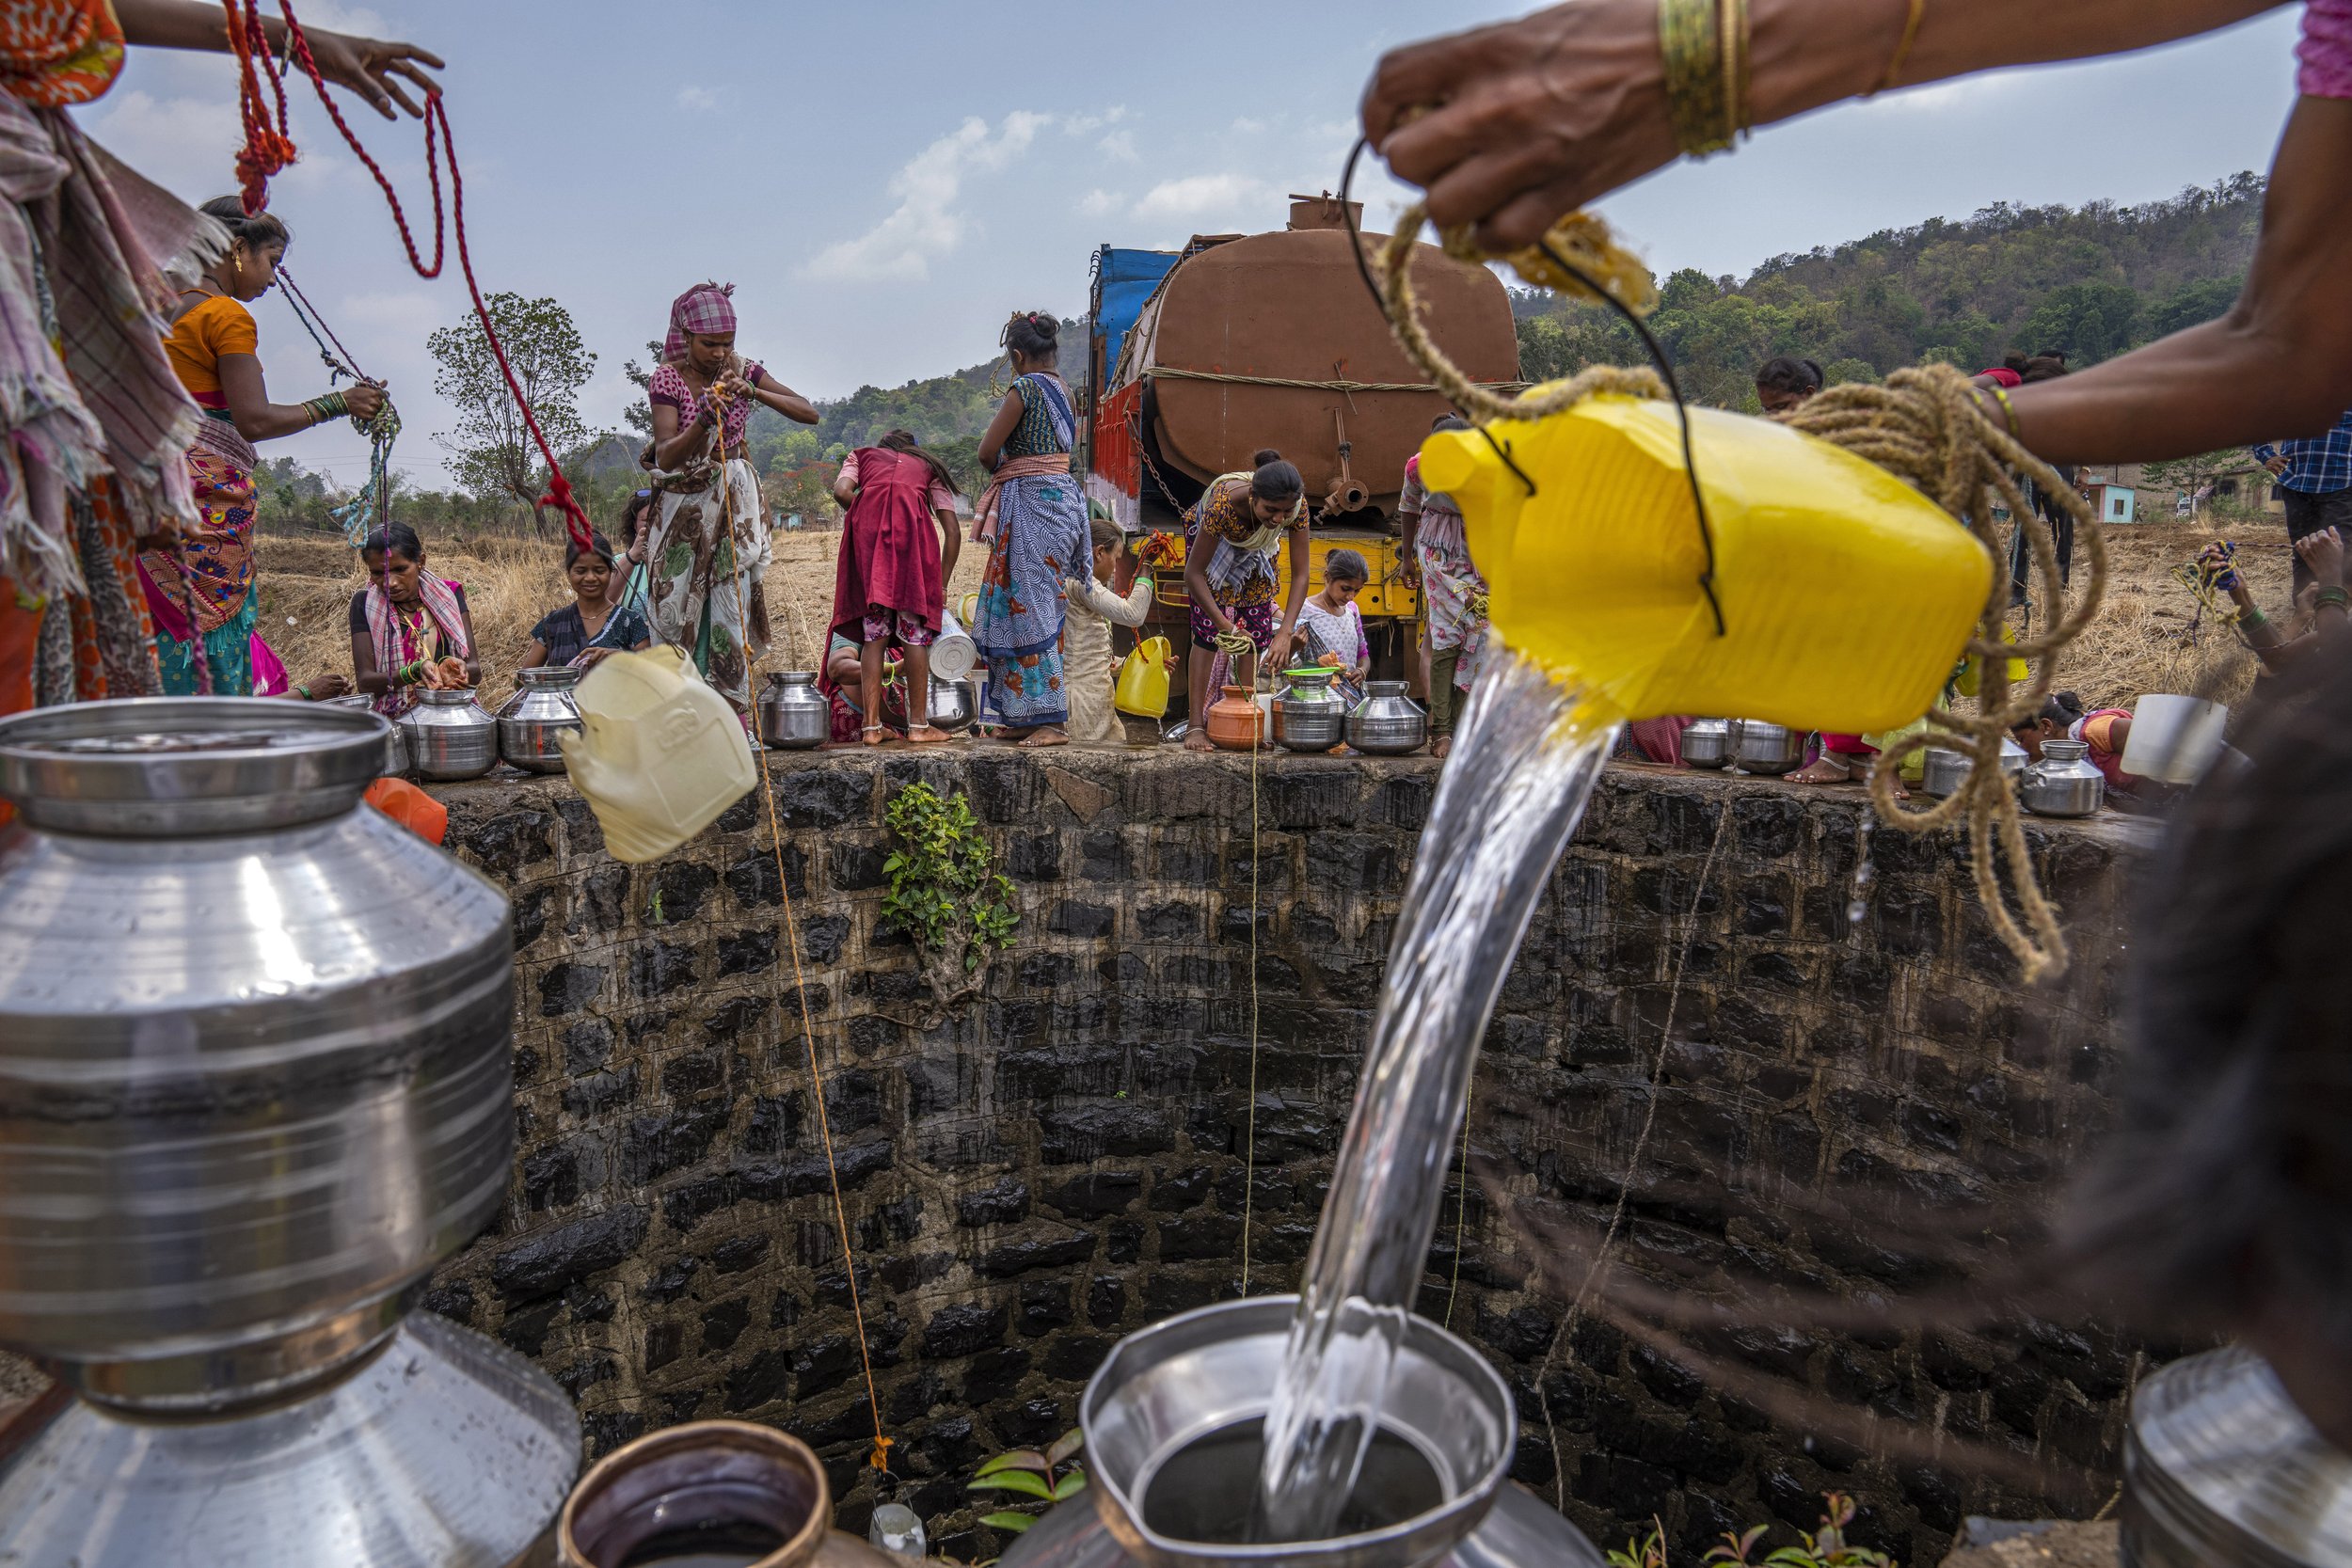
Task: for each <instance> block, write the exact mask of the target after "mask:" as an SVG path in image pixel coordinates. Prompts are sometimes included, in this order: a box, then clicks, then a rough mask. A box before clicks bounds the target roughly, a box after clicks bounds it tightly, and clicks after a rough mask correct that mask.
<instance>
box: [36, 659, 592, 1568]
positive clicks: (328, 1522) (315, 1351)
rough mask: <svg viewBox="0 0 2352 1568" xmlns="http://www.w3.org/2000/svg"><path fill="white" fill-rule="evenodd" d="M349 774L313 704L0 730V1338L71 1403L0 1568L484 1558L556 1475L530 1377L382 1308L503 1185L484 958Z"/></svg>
mask: <svg viewBox="0 0 2352 1568" xmlns="http://www.w3.org/2000/svg"><path fill="white" fill-rule="evenodd" d="M382 761H383V736H382V721H380V720H378V719H377V718H376V717H375V716H374V715H373V714H368V713H355V712H350V711H348V710H345V709H342V708H337V707H330V706H327V705H324V704H320V705H297V704H294V703H287V702H282V701H272V700H260V701H257V700H253V699H249V698H179V699H167V700H161V701H154V700H150V701H134V702H109V703H93V704H86V705H78V706H72V707H61V708H45V709H41V710H40V711H38V712H34V713H29V714H22V715H18V716H17V717H14V718H11V719H8V720H5V721H0V798H6V799H8V800H11V801H13V802H14V803H15V804H16V805H17V807H18V809H19V812H20V814H21V816H20V826H19V827H18V828H16V829H14V830H12V831H10V832H7V833H5V834H0V1282H5V1283H4V1284H0V1339H4V1340H6V1341H7V1342H8V1343H9V1344H11V1345H13V1346H16V1347H18V1348H20V1349H23V1350H25V1351H29V1352H31V1353H33V1354H39V1355H40V1356H42V1357H44V1358H46V1359H47V1362H48V1364H49V1366H50V1367H51V1369H52V1370H55V1371H56V1374H57V1376H58V1377H59V1378H60V1380H61V1381H62V1382H63V1383H64V1384H65V1385H66V1386H68V1387H70V1388H72V1389H73V1390H74V1391H75V1392H77V1393H78V1394H79V1395H80V1396H81V1402H79V1403H77V1404H75V1405H74V1406H72V1407H71V1408H69V1409H68V1410H67V1411H66V1412H65V1413H64V1414H63V1415H61V1416H59V1417H58V1418H57V1419H56V1421H54V1422H52V1423H51V1424H50V1425H49V1426H48V1427H46V1428H45V1429H43V1430H42V1431H40V1433H38V1434H37V1435H35V1436H34V1437H33V1438H32V1439H31V1441H30V1443H29V1444H28V1446H27V1447H26V1448H25V1449H24V1450H23V1451H22V1452H20V1453H19V1454H18V1455H17V1456H16V1457H15V1458H14V1459H13V1460H12V1461H10V1462H9V1464H8V1467H7V1469H6V1471H5V1472H4V1473H0V1562H23V1563H26V1564H33V1563H43V1564H47V1563H66V1562H72V1563H77V1564H80V1565H81V1568H134V1565H136V1568H151V1565H152V1564H154V1563H158V1562H220V1563H228V1562H235V1563H240V1564H253V1565H256V1568H296V1565H302V1568H309V1565H311V1564H316V1563H322V1562H333V1563H336V1564H338V1568H421V1565H425V1564H431V1565H433V1568H503V1565H505V1564H507V1563H509V1562H510V1561H513V1560H516V1558H517V1556H518V1555H519V1554H520V1553H522V1552H523V1551H525V1550H526V1549H527V1548H528V1547H529V1546H530V1545H531V1544H532V1541H533V1539H534V1538H536V1537H537V1536H538V1535H539V1534H540V1533H541V1532H542V1530H543V1529H544V1528H547V1527H548V1525H549V1524H550V1523H551V1520H552V1516H553V1512H554V1507H555V1504H556V1502H557V1501H558V1500H560V1497H561V1494H562V1492H563V1490H564V1487H565V1486H566V1485H568V1483H569V1481H570V1478H571V1476H572V1474H573V1472H574V1471H575V1470H576V1469H577V1468H578V1463H579V1427H578V1422H577V1419H576V1418H574V1417H573V1416H572V1414H571V1410H570V1403H569V1402H568V1401H567V1400H566V1399H565V1398H564V1394H563V1391H562V1390H561V1389H559V1388H557V1387H556V1386H554V1384H553V1382H552V1380H550V1379H549V1378H548V1376H547V1375H546V1374H545V1373H543V1372H540V1371H539V1370H536V1369H535V1368H532V1366H530V1365H529V1364H528V1363H526V1362H524V1361H523V1360H521V1358H519V1357H517V1356H515V1355H513V1354H509V1353H507V1352H505V1351H502V1350H501V1349H500V1348H499V1347H497V1346H495V1345H492V1344H490V1343H489V1342H488V1341H486V1340H484V1339H483V1338H481V1337H480V1336H478V1335H474V1334H472V1333H470V1332H469V1331H467V1330H464V1329H460V1328H457V1327H455V1326H453V1325H452V1324H448V1323H442V1322H440V1321H439V1320H437V1319H434V1318H430V1317H426V1316H422V1315H420V1316H419V1317H417V1318H415V1319H412V1320H410V1321H408V1322H407V1323H403V1322H402V1320H401V1314H400V1305H401V1302H402V1300H403V1298H404V1296H405V1293H406V1292H407V1291H409V1289H410V1288H411V1287H412V1286H414V1285H415V1284H416V1283H417V1282H419V1281H420V1280H421V1278H422V1277H423V1276H424V1275H426V1274H427V1273H428V1272H429V1271H430V1270H431V1269H432V1267H433V1266H434V1264H436V1263H437V1262H438V1261H440V1260H441V1259H444V1258H446V1257H448V1256H449V1255H450V1254H451V1253H453V1252H455V1251H456V1250H457V1249H458V1248H459V1247H461V1246H463V1245H464V1244H465V1243H466V1242H467V1241H468V1240H469V1239H470V1238H471V1237H473V1236H474V1235H475V1234H477V1233H478V1232H479V1231H480V1230H481V1229H482V1227H484V1226H485V1224H487V1223H488V1222H489V1221H491V1220H492V1219H494V1218H495V1217H496V1216H497V1214H498V1212H499V1209H500V1206H501V1201H502V1200H503V1198H504V1196H505V1193H506V1185H507V1180H508V1172H509V1168H510V1166H511V1164H512V1163H513V1158H514V1139H515V1134H514V1110H513V1096H514V1085H513V1078H512V1073H511V1069H510V1056H511V1049H512V1028H513V1023H512V1020H513V1016H514V1015H513V1010H514V995H513V992H514V962H513V956H512V954H513V938H512V934H511V931H512V927H511V925H510V911H509V910H508V907H507V903H506V899H505V898H504V896H503V895H501V894H500V893H499V891H498V890H497V889H496V888H494V887H492V886H491V885H490V884H489V883H488V882H486V881H485V880H483V879H482V878H481V877H479V876H477V875H476V874H475V873H473V872H472V871H470V870H468V869H467V868H466V867H465V866H463V865H461V864H460V863H458V862H456V861H455V860H453V859H452V858H451V857H449V856H447V855H443V854H441V853H439V852H438V851H437V850H435V849H433V848H432V847H429V846H427V845H426V844H425V843H424V842H423V841H422V840H421V839H419V838H417V837H416V836H415V835H414V834H412V833H410V832H407V831H406V830H405V829H403V828H401V827H399V826H397V825H395V824H394V823H393V822H392V821H391V820H390V819H389V818H388V817H386V816H382V815H381V814H379V813H377V812H374V811H370V810H367V809H364V808H363V807H362V806H361V803H360V797H361V795H362V793H363V792H364V791H365V790H366V788H367V787H368V785H369V784H371V783H372V782H373V780H374V779H375V777H376V776H377V773H378V771H379V768H380V765H381V763H382ZM387 1476H395V1477H398V1478H399V1484H398V1485H396V1486H390V1485H387V1484H385V1478H386V1477H387Z"/></svg>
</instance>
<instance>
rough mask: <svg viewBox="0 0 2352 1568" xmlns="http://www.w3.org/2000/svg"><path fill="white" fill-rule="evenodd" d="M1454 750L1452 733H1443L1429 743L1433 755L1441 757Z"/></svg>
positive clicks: (1430, 752)
mask: <svg viewBox="0 0 2352 1568" xmlns="http://www.w3.org/2000/svg"><path fill="white" fill-rule="evenodd" d="M1452 750H1454V737H1453V736H1450V735H1441V736H1438V738H1437V739H1435V740H1433V741H1431V742H1430V743H1429V754H1430V755H1431V756H1433V757H1441V756H1443V755H1445V754H1446V753H1447V752H1451V751H1452Z"/></svg>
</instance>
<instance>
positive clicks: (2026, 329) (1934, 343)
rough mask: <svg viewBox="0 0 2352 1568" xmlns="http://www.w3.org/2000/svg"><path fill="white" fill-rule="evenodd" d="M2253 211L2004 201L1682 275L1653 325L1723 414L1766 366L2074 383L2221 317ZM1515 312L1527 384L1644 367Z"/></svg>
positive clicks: (1747, 400) (1629, 347)
mask: <svg viewBox="0 0 2352 1568" xmlns="http://www.w3.org/2000/svg"><path fill="white" fill-rule="evenodd" d="M2262 197H2263V181H2262V179H2261V177H2260V176H2257V175H2253V174H2240V175H2237V176H2235V177H2234V178H2233V179H2229V180H2224V181H2222V182H2219V183H2218V184H2216V185H2213V186H2210V187H2204V188H2200V187H2194V186H2192V187H2191V188H2189V189H2187V190H2185V191H2183V192H2182V193H2181V194H2180V195H2179V196H2177V197H2174V198H2171V199H2170V200H2168V201H2154V202H2149V203H2146V204H2145V205H2141V206H2137V207H2119V206H2117V205H2115V204H2114V203H2112V202H2103V201H2102V202H2092V203H2090V204H2089V205H2088V206H2084V207H2080V208H2072V207H2017V206H2012V205H2010V204H2009V203H2006V202H2003V203H2000V204H1998V205H1995V206H1992V207H1988V208H1986V209H1984V210H1983V211H1982V212H1980V213H1978V214H1975V215H1974V216H1973V217H1969V218H1965V219H1961V220H1957V221H1955V220H1951V219H1945V218H1934V219H1931V220H1930V221H1928V222H1926V223H1923V224H1919V225H1917V226H1916V227H1915V228H1911V229H1890V230H1881V231H1880V232H1878V233H1876V234H1872V235H1870V236H1868V237H1867V238H1866V239H1860V240H1853V241H1851V242H1849V243H1847V244H1845V245H1837V246H1835V247H1828V248H1821V249H1816V250H1813V251H1809V252H1806V253H1804V254H1802V255H1788V256H1775V257H1773V258H1772V260H1770V261H1766V262H1764V263H1763V264H1762V265H1761V266H1759V267H1757V268H1756V270H1755V271H1754V272H1753V273H1751V274H1749V275H1748V277H1747V278H1746V279H1745V280H1744V281H1742V280H1738V279H1734V278H1731V277H1708V276H1707V275H1706V274H1704V273H1702V272H1698V271H1696V270H1694V269H1691V268H1684V269H1682V270H1680V271H1677V272H1675V273H1673V274H1671V275H1670V276H1668V277H1667V278H1666V279H1665V280H1664V282H1663V283H1661V285H1660V290H1659V293H1660V304H1659V309H1658V312H1657V314H1656V315H1654V316H1653V317H1652V318H1651V321H1650V325H1651V327H1652V328H1653V329H1654V330H1655V331H1656V332H1657V334H1658V337H1659V341H1661V343H1662V344H1663V345H1664V346H1665V348H1666V351H1667V353H1668V354H1669V355H1671V356H1673V358H1674V361H1675V367H1676V371H1677V374H1678V375H1679V376H1680V377H1681V380H1682V385H1683V389H1684V391H1685V392H1686V394H1688V395H1689V396H1690V397H1691V398H1692V399H1693V400H1694V401H1697V402H1701V403H1708V404H1716V405H1719V406H1722V407H1727V408H1746V409H1750V410H1753V409H1754V408H1755V406H1756V393H1755V387H1754V383H1753V379H1752V378H1753V375H1754V372H1755V370H1756V366H1757V365H1759V364H1761V363H1763V361H1765V360H1766V359H1769V358H1771V357H1772V356H1774V355H1776V354H1788V355H1796V356H1804V357H1806V358H1811V359H1814V360H1818V361H1819V362H1820V364H1821V366H1822V368H1823V369H1824V370H1825V371H1826V372H1828V374H1829V377H1830V379H1831V380H1832V381H1878V380H1881V379H1883V377H1884V376H1885V374H1886V372H1889V371H1892V370H1895V369H1897V368H1899V367H1900V366H1903V365H1913V364H1919V363H1922V362H1925V361H1942V362H1945V363H1948V364H1955V365H1959V366H1962V367H1963V369H1967V370H1976V369H1978V368H1979V367H1981V366H1984V365H1990V364H1995V363H1998V362H1999V360H2000V356H2001V355H2002V354H2003V353H2004V352H2006V351H2009V350H2011V349H2016V350H2022V351H2025V352H2026V353H2035V354H2038V353H2043V352H2050V351H2056V352H2060V353H2063V354H2065V355H2066V356H2067V359H2068V361H2069V362H2070V363H2071V364H2073V365H2074V366H2075V367H2076V368H2077V369H2079V368H2080V367H2082V366H2084V365H2089V364H2094V363H2096V362H2097V361H2099V360H2101V359H2106V358H2110V357H2112V356H2115V355H2117V354H2121V353H2122V352H2123V351H2124V350H2126V349H2129V348H2134V347H2137V345H2139V344H2141V343H2145V342H2149V341H2153V340H2154V339H2157V338H2160V337H2163V336H2165V335H2166V334H2167V333H2170V332H2176V331H2179V330H2180V329H2181V328H2182V327H2185V326H2192V325H2196V324H2197V323H2199V322H2201V321H2208V320H2211V319H2212V318H2213V317H2215V316H2218V315H2220V314H2221V313H2222V312H2223V311H2224V310H2226V309H2229V306H2230V303H2231V301H2232V300H2233V299H2235V298H2236V297H2237V292H2238V286H2239V284H2240V283H2241V282H2243V281H2244V279H2245V276H2246V268H2247V264H2248V262H2249V261H2250V260H2251V258H2252V256H2253V252H2254V236H2255V231H2256V230H2257V228H2258V226H2259V224H2260V220H2261V214H2262ZM1513 305H1514V309H1515V310H1516V311H1517V312H1518V318H1519V323H1518V330H1519V356H1520V361H1521V372H1522V373H1523V374H1525V375H1526V376H1528V377H1529V378H1530V379H1531V380H1544V379H1549V378H1551V377H1555V376H1562V375H1569V374H1573V373H1574V372H1577V371H1579V370H1581V369H1583V368H1584V367H1585V366H1587V365H1592V364H1619V365H1627V364H1640V363H1643V362H1644V361H1645V355H1644V354H1643V351H1642V347H1641V344H1640V342H1639V341H1637V340H1636V339H1635V338H1634V336H1633V333H1632V331H1631V330H1630V329H1629V327H1627V326H1626V325H1624V324H1623V322H1621V321H1619V320H1618V319H1617V318H1616V317H1615V316H1614V315H1613V314H1611V313H1610V312H1608V311H1605V310H1603V309H1600V308H1598V307H1594V306H1584V305H1569V304H1565V303H1563V302H1561V301H1559V300H1556V299H1555V298H1553V297H1552V296H1551V295H1549V294H1545V293H1535V292H1532V291H1531V292H1521V291H1514V294H1513Z"/></svg>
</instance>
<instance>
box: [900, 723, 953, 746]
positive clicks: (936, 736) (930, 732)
mask: <svg viewBox="0 0 2352 1568" xmlns="http://www.w3.org/2000/svg"><path fill="white" fill-rule="evenodd" d="M951 738H953V737H952V736H949V735H948V734H947V732H946V730H938V729H933V728H932V727H931V726H930V725H929V724H917V725H915V726H914V728H913V729H911V730H909V731H907V744H909V745H910V746H939V745H944V744H945V743H946V741H948V740H949V739H951Z"/></svg>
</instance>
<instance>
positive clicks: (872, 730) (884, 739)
mask: <svg viewBox="0 0 2352 1568" xmlns="http://www.w3.org/2000/svg"><path fill="white" fill-rule="evenodd" d="M889 743H890V730H889V728H888V726H886V725H882V724H868V725H866V744H867V745H868V746H886V745H888V744H889Z"/></svg>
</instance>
